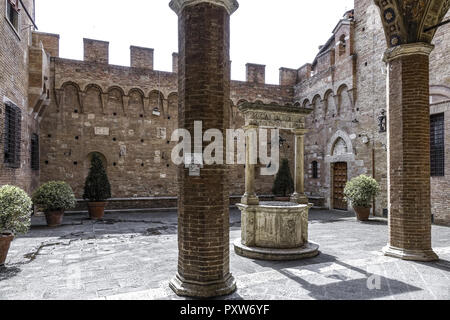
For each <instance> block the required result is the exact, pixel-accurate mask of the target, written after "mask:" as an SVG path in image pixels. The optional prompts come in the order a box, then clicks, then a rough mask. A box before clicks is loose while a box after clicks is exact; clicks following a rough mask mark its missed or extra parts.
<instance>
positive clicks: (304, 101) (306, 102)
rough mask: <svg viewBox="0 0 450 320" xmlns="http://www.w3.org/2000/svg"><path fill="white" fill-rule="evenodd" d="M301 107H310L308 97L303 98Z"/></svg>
mask: <svg viewBox="0 0 450 320" xmlns="http://www.w3.org/2000/svg"><path fill="white" fill-rule="evenodd" d="M302 107H303V108H310V107H311V103H310V102H309V99H305V100H303V103H302Z"/></svg>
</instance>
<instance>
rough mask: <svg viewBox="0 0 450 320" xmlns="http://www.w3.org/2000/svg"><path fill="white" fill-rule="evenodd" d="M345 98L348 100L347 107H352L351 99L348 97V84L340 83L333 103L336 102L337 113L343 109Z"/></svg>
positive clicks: (340, 112)
mask: <svg viewBox="0 0 450 320" xmlns="http://www.w3.org/2000/svg"><path fill="white" fill-rule="evenodd" d="M346 99H348V100H349V107H350V108H352V101H351V98H350V93H349V90H348V86H347V85H346V84H345V83H344V84H341V85H340V86H339V87H338V89H337V91H336V100H335V104H336V110H337V114H338V115H341V114H342V113H343V111H345V110H344V105H343V104H344V102H345V100H346Z"/></svg>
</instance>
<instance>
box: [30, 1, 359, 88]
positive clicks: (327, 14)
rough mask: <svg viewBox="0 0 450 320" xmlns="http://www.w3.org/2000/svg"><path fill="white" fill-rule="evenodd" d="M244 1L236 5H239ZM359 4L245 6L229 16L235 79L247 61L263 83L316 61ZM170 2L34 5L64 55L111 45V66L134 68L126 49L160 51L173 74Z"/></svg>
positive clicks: (79, 55)
mask: <svg viewBox="0 0 450 320" xmlns="http://www.w3.org/2000/svg"><path fill="white" fill-rule="evenodd" d="M238 1H239V0H238ZM353 2H354V0H315V1H305V0H240V1H239V4H240V8H239V9H238V10H237V11H236V12H235V13H234V14H233V15H232V17H231V60H232V75H231V77H232V79H233V80H245V64H246V63H247V62H252V63H259V64H265V65H266V66H267V67H266V82H267V83H272V84H278V78H279V75H278V69H279V68H280V67H286V68H295V69H296V68H299V67H300V66H302V65H303V64H305V63H307V62H312V60H313V59H314V57H315V55H316V54H317V52H318V46H319V45H322V44H324V43H325V42H326V41H327V40H328V38H329V37H330V36H331V32H332V31H333V28H334V27H335V26H336V24H337V23H338V21H339V19H341V18H342V16H343V14H344V13H345V11H346V10H350V9H352V8H353ZM168 4H169V0H135V1H131V0H128V1H121V0H76V1H75V0H70V1H69V0H63V1H62V0H36V21H37V25H38V27H39V31H42V32H50V33H58V34H60V35H61V38H60V56H61V57H63V58H69V59H77V60H82V59H83V40H82V39H83V38H91V39H98V40H105V41H109V42H110V49H109V50H110V52H109V60H110V63H111V64H116V65H124V66H129V65H130V55H129V47H130V45H137V46H142V47H149V48H154V49H155V65H154V68H155V70H163V71H171V70H172V53H173V52H177V51H178V40H177V37H178V29H177V21H178V20H177V16H176V14H175V13H174V12H173V11H172V10H171V9H170V8H169V6H168Z"/></svg>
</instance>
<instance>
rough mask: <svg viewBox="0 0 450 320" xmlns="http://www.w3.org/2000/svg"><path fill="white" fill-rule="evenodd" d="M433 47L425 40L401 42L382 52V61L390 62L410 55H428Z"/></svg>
mask: <svg viewBox="0 0 450 320" xmlns="http://www.w3.org/2000/svg"><path fill="white" fill-rule="evenodd" d="M433 49H434V45H432V44H428V43H425V42H416V43H408V44H403V45H399V46H396V47H392V48H389V49H387V50H386V52H385V53H384V61H385V62H391V61H392V60H395V59H398V58H401V57H404V56H410V55H425V56H429V55H430V53H431V51H433Z"/></svg>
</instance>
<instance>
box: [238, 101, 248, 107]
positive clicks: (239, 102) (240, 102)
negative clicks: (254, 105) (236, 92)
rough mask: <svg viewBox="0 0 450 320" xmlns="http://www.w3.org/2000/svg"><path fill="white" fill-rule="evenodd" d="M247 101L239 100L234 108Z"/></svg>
mask: <svg viewBox="0 0 450 320" xmlns="http://www.w3.org/2000/svg"><path fill="white" fill-rule="evenodd" d="M247 102H248V101H247V100H245V99H241V100H239V101H238V102H237V103H236V106H238V107H239V106H240V105H241V104H243V103H247Z"/></svg>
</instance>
